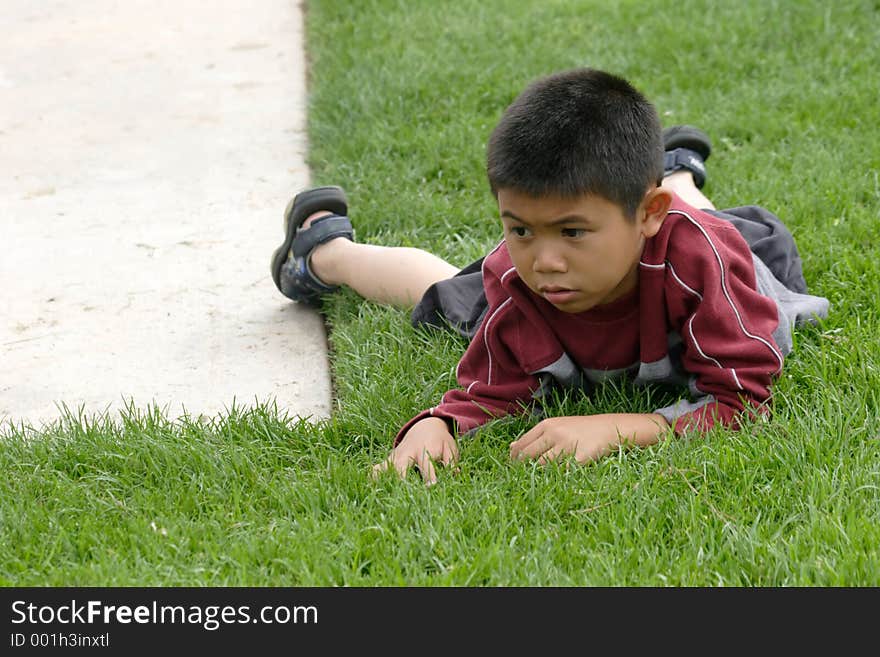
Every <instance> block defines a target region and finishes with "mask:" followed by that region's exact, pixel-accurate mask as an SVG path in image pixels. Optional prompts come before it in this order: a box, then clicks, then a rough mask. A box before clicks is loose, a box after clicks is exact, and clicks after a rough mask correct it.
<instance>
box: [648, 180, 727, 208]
mask: <svg viewBox="0 0 880 657" xmlns="http://www.w3.org/2000/svg"><path fill="white" fill-rule="evenodd" d="M660 186H661V187H663V188H664V189H668V190H670V191H673V192H675V193H676V194H678V195H679V196H680V197H681V198H682V199H683V200H684V202H685V203H687V204H688V205H692V206H694V207H695V208H699V209H700V210H714V209H715V205H714V204H713V203H712V201H710V200H709V199H708V198H706V196H705V195H704V194H703V192H701V191H700V190H699V189H697V185H696V184H695V183H694V176H693V174H692V173H691V172H690V171H686V170H679V171H673V172H672V173H670V174H668V175H666V176H664V177H663V182H662V183H661V185H660Z"/></svg>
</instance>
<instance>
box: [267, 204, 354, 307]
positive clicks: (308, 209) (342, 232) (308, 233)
mask: <svg viewBox="0 0 880 657" xmlns="http://www.w3.org/2000/svg"><path fill="white" fill-rule="evenodd" d="M321 210H327V211H328V212H330V213H331V214H329V215H327V216H324V217H320V218H318V219H315V220H314V221H313V222H312V223H311V224H310V225H309V227H308V228H306V229H305V230H303V229H302V225H303V222H304V221H305V220H306V219H307V218H308V217H309V216H310V215H312V214H314V213H315V212H319V211H321ZM347 214H348V202H347V201H346V198H345V192H344V191H343V190H342V189H341V188H340V187H335V186H331V187H315V188H313V189H308V190H306V191H303V192H300V193H299V194H297V195H296V196H295V197H294V198H293V200H291V201H290V203H288V204H287V208H286V209H285V211H284V242H282V243H281V246H279V247H278V248H277V249H275V252H274V253H273V254H272V262H271V265H270V267H271V271H272V280H274V281H275V286H276V287H277V288H278V290H279V291H280V292H281V293H282V294H283V295H284V296H286V297H288V298H289V299H293V300H294V301H298V302H302V303H308V304H312V305H317V304H318V303H319V302H320V300H321V296H322V295H324V294H327V293H328V292H333V291H335V290H337V289H339V286H337V285H327V284H326V283H324V282H323V281H322V280H321V279H319V278H318V277H317V276H315V274H314V273H313V272H312V270H311V268H310V267H309V259H310V257H311V255H312V251H313V250H314V249H315V247H316V246H318V245H319V244H323V243H324V242H327V241H329V240H331V239H334V238H336V237H345V238H347V239H350V240H352V241H354V229H353V228H352V226H351V221H350V220H349V219H348V217H347V216H346V215H347Z"/></svg>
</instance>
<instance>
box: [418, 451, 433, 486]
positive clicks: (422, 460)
mask: <svg viewBox="0 0 880 657" xmlns="http://www.w3.org/2000/svg"><path fill="white" fill-rule="evenodd" d="M416 467H417V468H418V469H419V472H420V473H421V474H422V480H423V481H424V482H425V485H426V486H433V485H434V484H436V483H437V471H436V470H434V463H433V462H432V461H431V455H430V454H428V450H426V449H423V450H422V453H421V455H420V456H419V460H418V461H417V462H416Z"/></svg>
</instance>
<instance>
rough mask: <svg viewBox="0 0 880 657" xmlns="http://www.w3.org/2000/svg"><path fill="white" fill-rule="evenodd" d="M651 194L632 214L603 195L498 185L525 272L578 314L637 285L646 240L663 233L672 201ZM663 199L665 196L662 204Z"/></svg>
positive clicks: (517, 263) (516, 257) (508, 232)
mask: <svg viewBox="0 0 880 657" xmlns="http://www.w3.org/2000/svg"><path fill="white" fill-rule="evenodd" d="M653 195H654V192H649V193H648V194H646V197H645V201H643V203H642V205H641V206H639V208H638V210H637V211H636V219H635V221H632V220H631V219H628V218H627V217H626V215H625V214H624V212H623V209H622V208H621V207H620V206H618V205H616V204H615V203H612V202H611V201H608V200H606V199H604V198H602V197H600V196H596V195H594V194H586V195H584V196H581V197H578V198H573V199H571V198H561V197H557V196H543V197H538V198H536V197H533V196H528V195H527V194H524V193H522V192H518V191H515V190H511V189H501V190H499V191H498V208H499V210H500V213H501V222H502V224H503V225H504V239H505V242H506V243H507V250H508V252H509V253H510V258H511V260H513V265H514V267H516V271H517V273H518V274H519V276H520V278H521V279H522V280H523V281H524V282H525V284H526V285H528V286H529V289H531V290H532V292H534V293H535V294H537V295H539V296H541V297H543V298H545V299H546V300H547V301H549V302H550V303H552V304H553V305H554V306H556V307H557V308H559V309H560V310H562V311H564V312H569V313H577V312H583V311H585V310H589V309H590V308H594V307H596V306H599V305H602V304H606V303H609V302H611V301H614V300H615V299H619V298H620V297H622V296H623V295H625V294H627V293H628V292H630V291H632V290H634V289H635V287H636V285H637V282H638V264H639V258H640V257H641V254H642V249H643V247H644V244H645V239H646V238H647V237H651V236H653V235H654V234H656V232H657V230H659V228H660V223H662V221H663V217H665V209H666V208H667V207H668V203H667V204H666V206H664V207H662V208H660V211H658V208H657V207H656V205H657V204H656V203H652V204H650V207H648V206H647V205H646V204H648V203H649V198H651V197H653ZM662 203H663V201H662V199H661V205H662Z"/></svg>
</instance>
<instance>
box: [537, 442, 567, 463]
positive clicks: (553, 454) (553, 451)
mask: <svg viewBox="0 0 880 657" xmlns="http://www.w3.org/2000/svg"><path fill="white" fill-rule="evenodd" d="M560 456H562V449H561V448H560V447H559V446H555V447H551V448H550V449H548V450H547V451H546V452H544V453H543V454H541V456H540V457H539V458H538V465H547V464H548V463H550V462H551V461H555V460H556V459H558V458H559V457H560Z"/></svg>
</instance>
